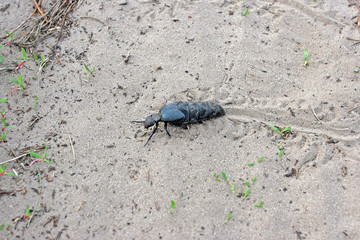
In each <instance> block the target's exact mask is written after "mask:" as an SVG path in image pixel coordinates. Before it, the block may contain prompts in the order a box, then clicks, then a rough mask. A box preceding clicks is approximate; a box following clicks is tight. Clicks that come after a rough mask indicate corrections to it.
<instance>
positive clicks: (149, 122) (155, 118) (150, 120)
mask: <svg viewBox="0 0 360 240" xmlns="http://www.w3.org/2000/svg"><path fill="white" fill-rule="evenodd" d="M160 119H161V118H160V116H159V114H152V115H150V116H148V117H147V118H146V119H145V122H144V126H145V127H146V128H148V127H151V126H153V125H155V124H156V123H158V122H160Z"/></svg>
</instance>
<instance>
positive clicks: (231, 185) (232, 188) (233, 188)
mask: <svg viewBox="0 0 360 240" xmlns="http://www.w3.org/2000/svg"><path fill="white" fill-rule="evenodd" d="M229 184H230V187H231V191H232V192H233V194H234V195H235V187H234V184H232V183H230V182H229Z"/></svg>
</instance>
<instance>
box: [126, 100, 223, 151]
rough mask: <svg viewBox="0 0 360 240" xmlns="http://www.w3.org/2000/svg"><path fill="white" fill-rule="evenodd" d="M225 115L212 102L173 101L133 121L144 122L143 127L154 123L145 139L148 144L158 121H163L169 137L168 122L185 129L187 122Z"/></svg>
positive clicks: (220, 108)
mask: <svg viewBox="0 0 360 240" xmlns="http://www.w3.org/2000/svg"><path fill="white" fill-rule="evenodd" d="M224 115H225V111H224V109H223V108H222V107H221V106H220V105H218V104H215V103H212V102H185V101H180V102H174V103H170V104H167V105H165V106H164V107H162V108H161V109H160V111H159V113H158V114H152V115H150V116H148V117H147V118H146V119H145V121H133V122H138V123H144V126H145V128H149V127H151V126H153V125H155V128H154V130H153V132H152V133H151V135H150V137H149V138H148V140H147V141H146V143H145V145H144V146H146V145H147V144H148V142H149V141H150V139H151V137H152V136H153V135H154V133H155V132H156V130H157V128H158V124H159V122H164V123H165V130H166V132H167V134H168V135H169V137H171V135H170V133H169V131H168V129H167V124H168V123H170V124H172V125H174V126H178V127H182V128H184V129H186V128H187V127H186V125H187V124H193V123H199V122H202V121H205V120H208V119H211V118H216V117H221V116H224Z"/></svg>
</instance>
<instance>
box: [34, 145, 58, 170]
mask: <svg viewBox="0 0 360 240" xmlns="http://www.w3.org/2000/svg"><path fill="white" fill-rule="evenodd" d="M29 154H30V155H31V156H33V157H35V158H37V159H35V160H34V161H32V162H31V163H30V165H29V167H31V165H33V164H34V163H36V162H38V161H45V162H47V163H50V164H54V162H52V161H49V160H47V159H45V158H46V157H47V145H46V144H45V153H44V156H41V155H40V154H38V153H36V152H29Z"/></svg>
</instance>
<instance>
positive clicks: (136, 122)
mask: <svg viewBox="0 0 360 240" xmlns="http://www.w3.org/2000/svg"><path fill="white" fill-rule="evenodd" d="M131 122H132V123H144V122H145V121H131Z"/></svg>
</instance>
